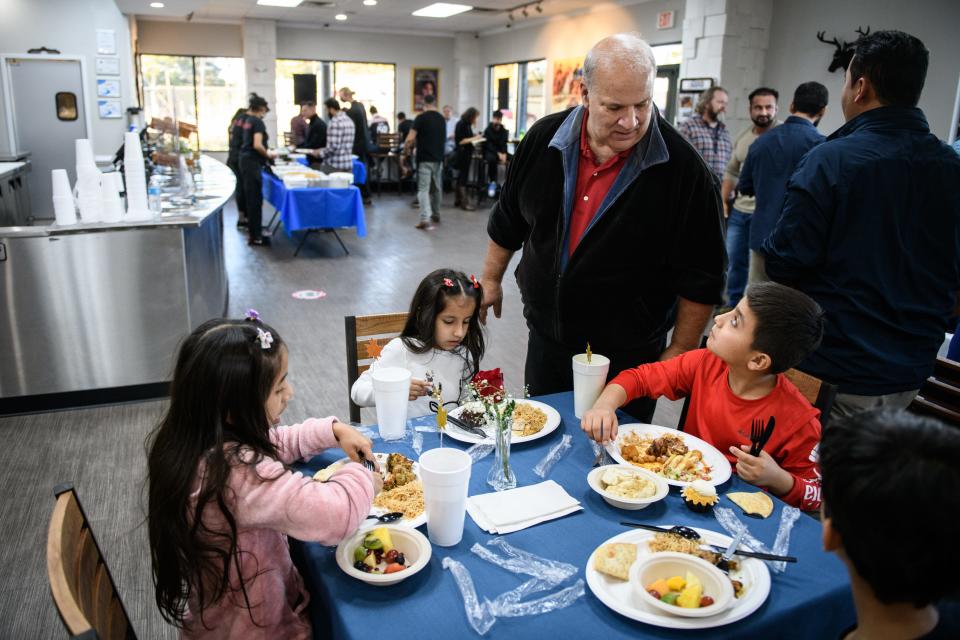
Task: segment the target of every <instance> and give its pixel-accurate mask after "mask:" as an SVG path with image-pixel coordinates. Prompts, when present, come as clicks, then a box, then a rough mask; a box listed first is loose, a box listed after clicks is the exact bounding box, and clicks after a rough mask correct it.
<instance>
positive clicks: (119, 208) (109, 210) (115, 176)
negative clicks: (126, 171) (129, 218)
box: [100, 171, 123, 222]
mask: <svg viewBox="0 0 960 640" xmlns="http://www.w3.org/2000/svg"><path fill="white" fill-rule="evenodd" d="M100 183H101V184H102V185H103V190H102V191H103V194H102V195H103V216H102V220H103V222H120V220H121V219H122V218H123V200H121V199H120V192H121V191H123V177H122V176H121V175H120V174H119V173H118V172H116V171H113V172H111V173H104V174H103V175H102V177H101V178H100Z"/></svg>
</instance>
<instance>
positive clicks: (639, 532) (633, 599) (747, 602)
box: [584, 524, 770, 629]
mask: <svg viewBox="0 0 960 640" xmlns="http://www.w3.org/2000/svg"><path fill="white" fill-rule="evenodd" d="M661 526H664V527H667V528H669V527H670V526H671V525H669V524H666V525H661ZM696 531H697V533H699V534H700V535H701V537H703V539H704V543H705V544H714V545H717V546H720V547H727V546H729V545H730V543H731V542H733V539H732V538H731V537H730V536H727V535H724V534H722V533H716V532H715V531H708V530H706V529H696ZM655 535H656V532H654V531H646V530H644V529H632V530H630V531H626V532H624V533H621V534H620V535H616V536H614V537H612V538H610V539H609V540H606V541H605V542H603V544H609V543H612V542H627V543H632V544H636V545H637V561H639V560H641V559H642V558H645V557H647V556H649V555H650V550H649V549H648V548H647V542H649V541H650V540H651V539H652V538H653V536H655ZM601 546H602V545H601ZM744 547H746V545H744ZM598 548H599V547H598ZM596 553H597V552H596V550H594V552H593V553H591V554H590V557H589V558H588V559H587V566H586V568H585V569H584V571H585V573H586V574H587V585H588V586H589V587H590V590H591V591H592V592H593V594H594V595H595V596H597V598H598V599H599V600H600V602H602V603H603V604H605V605H607V606H608V607H610V608H611V609H613V610H614V611H616V612H617V613H619V614H620V615H623V616H626V617H627V618H630V619H631V620H637V621H639V622H645V623H647V624H651V625H654V626H657V627H665V628H667V629H709V628H711V627H719V626H722V625H725V624H730V623H731V622H736V621H737V620H742V619H743V618H746V617H747V616H748V615H750V614H751V613H753V612H754V611H756V610H757V609H759V608H760V605H762V604H763V603H764V602H765V601H766V599H767V596H769V595H770V571H769V570H768V569H767V565H766V564H764V563H763V561H762V560H757V559H755V558H742V557H740V556H734V557H735V558H736V559H737V560H738V561H739V562H740V571H738V572H736V573H734V574H731V575H732V577H733V578H734V579H735V580H739V581H741V582H742V583H743V585H744V588H745V590H746V591H745V593H744V595H743V597H742V598H739V599H736V600H734V602H733V604H731V605H730V606H729V607H728V608H726V609H724V610H723V611H722V612H720V613H718V614H717V615H715V616H710V617H708V618H682V617H679V616H674V615H670V614H669V613H665V612H662V611H660V610H659V609H657V608H655V607H654V606H653V605H651V604H649V603H647V602H645V601H644V599H643V598H642V594H640V593H639V592H637V591H635V590H634V589H633V588H632V587H631V585H630V583H629V582H628V581H626V580H618V579H616V578H614V577H612V576H608V575H606V574H604V573H600V572H599V571H597V570H596V569H594V568H593V562H594V556H595V555H596Z"/></svg>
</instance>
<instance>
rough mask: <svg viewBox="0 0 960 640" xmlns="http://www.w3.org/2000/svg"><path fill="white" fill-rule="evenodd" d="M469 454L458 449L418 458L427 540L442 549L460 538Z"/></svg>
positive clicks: (426, 454) (438, 451) (468, 479)
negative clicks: (425, 514) (425, 515)
mask: <svg viewBox="0 0 960 640" xmlns="http://www.w3.org/2000/svg"><path fill="white" fill-rule="evenodd" d="M472 464H473V461H472V460H471V458H470V454H468V453H467V452H466V451H463V450H461V449H454V448H452V447H447V448H446V449H430V450H429V451H424V452H423V455H421V456H420V480H421V481H422V482H423V502H424V508H425V509H426V512H427V537H428V538H430V542H432V543H433V544H435V545H438V546H441V547H452V546H453V545H455V544H458V543H459V542H460V540H462V539H463V521H464V518H465V517H466V513H467V489H468V487H469V485H470V468H471V466H472Z"/></svg>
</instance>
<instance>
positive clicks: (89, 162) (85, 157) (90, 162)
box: [74, 138, 97, 169]
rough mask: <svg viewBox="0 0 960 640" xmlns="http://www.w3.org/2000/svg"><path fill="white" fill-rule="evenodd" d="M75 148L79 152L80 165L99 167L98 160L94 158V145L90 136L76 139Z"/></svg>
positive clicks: (78, 163)
mask: <svg viewBox="0 0 960 640" xmlns="http://www.w3.org/2000/svg"><path fill="white" fill-rule="evenodd" d="M74 149H75V151H76V154H77V166H78V167H93V168H94V169H95V168H96V167H97V161H96V160H94V158H93V145H92V144H90V140H89V139H88V138H79V139H77V140H75V141H74Z"/></svg>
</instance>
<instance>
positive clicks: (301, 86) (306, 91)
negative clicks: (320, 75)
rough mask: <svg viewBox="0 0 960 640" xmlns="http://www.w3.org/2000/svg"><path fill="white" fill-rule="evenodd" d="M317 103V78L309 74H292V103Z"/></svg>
mask: <svg viewBox="0 0 960 640" xmlns="http://www.w3.org/2000/svg"><path fill="white" fill-rule="evenodd" d="M316 101H317V76H315V75H313V74H309V73H295V74H293V102H294V103H295V104H303V103H304V102H316Z"/></svg>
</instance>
